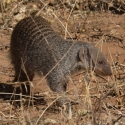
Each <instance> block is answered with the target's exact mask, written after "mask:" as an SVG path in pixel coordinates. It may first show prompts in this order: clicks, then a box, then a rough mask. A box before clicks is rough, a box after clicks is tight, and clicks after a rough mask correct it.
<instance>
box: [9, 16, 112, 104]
mask: <svg viewBox="0 0 125 125" xmlns="http://www.w3.org/2000/svg"><path fill="white" fill-rule="evenodd" d="M10 56H11V62H12V64H13V66H14V69H15V79H14V81H21V82H22V81H27V80H30V81H32V80H33V77H34V73H35V72H36V73H38V74H39V75H42V73H43V75H44V76H46V79H47V82H48V85H49V87H50V89H51V90H53V91H54V92H57V93H60V94H61V93H64V92H65V91H66V85H67V82H68V76H70V75H71V74H73V73H74V72H77V71H79V70H80V69H86V70H89V69H90V68H92V70H94V71H95V72H96V73H98V74H100V75H112V72H111V68H110V65H109V63H108V62H107V60H106V57H105V56H104V55H103V53H102V52H100V51H99V50H98V49H97V48H96V47H94V46H93V45H91V44H89V43H86V42H82V41H72V40H65V39H63V38H62V37H61V36H59V35H58V34H57V33H56V32H54V30H53V29H52V28H51V26H50V24H49V23H48V22H47V21H46V20H45V19H44V18H42V17H40V16H37V17H26V18H24V19H22V20H21V21H19V22H18V24H17V25H16V26H15V28H14V30H13V32H12V36H11V43H10ZM24 67H25V68H24ZM26 74H27V75H26ZM62 103H64V102H62Z"/></svg>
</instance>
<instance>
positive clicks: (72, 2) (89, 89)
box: [0, 0, 125, 125]
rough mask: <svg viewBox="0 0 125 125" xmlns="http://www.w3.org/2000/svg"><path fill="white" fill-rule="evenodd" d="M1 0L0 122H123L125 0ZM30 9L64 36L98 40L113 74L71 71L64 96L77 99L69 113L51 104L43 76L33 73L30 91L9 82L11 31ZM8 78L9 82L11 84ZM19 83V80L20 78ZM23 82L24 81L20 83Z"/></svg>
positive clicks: (14, 124) (58, 124)
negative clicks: (22, 91)
mask: <svg viewBox="0 0 125 125" xmlns="http://www.w3.org/2000/svg"><path fill="white" fill-rule="evenodd" d="M102 1H103V0H100V1H96V0H92V1H89V0H83V1H82V0H81V1H80V0H66V1H64V0H59V1H58V0H19V1H18V0H3V1H2V2H0V3H1V5H0V83H1V84H0V124H1V125H7V124H8V125H18V124H19V125H52V124H54V125H63V124H64V125H65V124H68V125H77V124H78V125H124V124H125V14H124V13H125V2H124V0H105V1H103V2H102ZM29 15H40V16H42V17H44V18H45V19H47V20H48V21H49V22H50V23H51V25H52V27H53V28H54V30H55V31H56V32H58V33H59V34H60V35H61V36H62V37H63V38H65V39H74V40H81V41H85V42H89V43H91V44H93V45H95V46H97V47H98V48H99V49H100V50H101V51H102V52H103V53H104V54H105V55H106V57H107V59H108V61H109V63H110V64H111V67H112V71H113V75H112V76H111V77H102V76H99V75H96V74H95V75H93V74H87V73H86V72H85V71H82V72H79V73H78V74H75V75H74V76H72V78H71V79H70V81H69V84H68V89H67V96H68V97H69V98H70V99H72V100H74V101H76V102H77V104H73V106H72V109H71V111H72V119H70V120H67V118H65V117H64V116H63V115H62V113H63V108H62V107H58V106H56V104H55V101H56V100H57V98H59V95H57V94H55V93H53V92H52V91H51V90H50V89H49V88H48V86H47V84H46V80H45V79H44V78H40V77H38V76H37V75H36V77H35V79H34V81H33V82H32V83H31V84H30V87H31V90H32V93H31V95H28V96H23V95H21V94H20V93H19V94H18V97H19V98H16V93H15V88H17V89H20V86H19V85H20V83H16V84H15V83H12V80H13V78H14V70H13V67H12V65H11V63H10V58H9V47H10V46H9V44H10V37H11V33H12V30H13V28H14V26H15V25H16V24H17V22H18V21H19V20H20V19H22V18H24V17H26V16H29ZM10 83H12V84H10ZM21 84H22V83H21ZM24 85H25V83H24Z"/></svg>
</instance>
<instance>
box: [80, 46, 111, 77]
mask: <svg viewBox="0 0 125 125" xmlns="http://www.w3.org/2000/svg"><path fill="white" fill-rule="evenodd" d="M79 58H80V60H81V61H82V63H83V67H84V68H85V69H89V70H90V69H92V70H94V72H95V73H97V74H100V75H104V76H108V75H112V71H111V67H110V65H109V63H108V62H107V59H106V57H105V56H104V55H103V53H102V52H100V51H99V50H98V49H97V48H96V47H94V46H92V45H91V46H90V45H89V46H83V47H81V49H80V51H79Z"/></svg>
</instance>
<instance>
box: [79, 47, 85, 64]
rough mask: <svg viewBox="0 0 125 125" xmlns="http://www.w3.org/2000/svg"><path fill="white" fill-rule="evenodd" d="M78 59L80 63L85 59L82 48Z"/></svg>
mask: <svg viewBox="0 0 125 125" xmlns="http://www.w3.org/2000/svg"><path fill="white" fill-rule="evenodd" d="M79 58H80V60H81V61H82V62H84V58H85V48H84V47H82V48H81V49H80V51H79Z"/></svg>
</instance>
